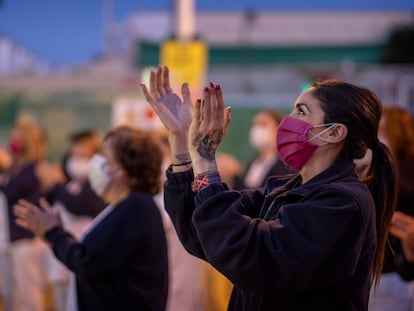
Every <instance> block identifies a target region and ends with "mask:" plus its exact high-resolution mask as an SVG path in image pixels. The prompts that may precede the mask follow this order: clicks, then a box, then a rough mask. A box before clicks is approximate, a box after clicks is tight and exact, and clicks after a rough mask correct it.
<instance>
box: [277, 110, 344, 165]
mask: <svg viewBox="0 0 414 311" xmlns="http://www.w3.org/2000/svg"><path fill="white" fill-rule="evenodd" d="M335 125H336V123H329V124H322V125H317V126H313V125H312V124H309V123H307V122H305V121H302V120H300V119H297V118H294V117H291V116H286V117H284V118H283V120H282V121H281V122H280V124H279V126H278V128H277V150H278V152H279V157H280V158H281V159H282V161H283V162H285V163H286V164H287V165H289V166H290V167H292V168H294V169H296V170H300V169H301V168H302V167H303V166H304V165H305V164H306V162H308V161H309V159H310V158H311V157H312V155H313V154H314V153H315V151H316V149H317V148H318V147H319V146H320V145H317V144H313V143H311V142H310V141H309V139H308V135H309V134H311V133H309V131H310V130H311V129H313V128H316V127H322V126H329V127H328V128H327V129H325V130H323V131H322V132H320V133H318V134H316V135H313V137H312V138H311V139H310V140H314V139H315V138H319V139H322V140H323V138H322V137H320V135H322V134H323V133H325V132H326V131H327V130H329V129H331V128H332V127H333V126H335Z"/></svg>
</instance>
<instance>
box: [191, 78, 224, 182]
mask: <svg viewBox="0 0 414 311" xmlns="http://www.w3.org/2000/svg"><path fill="white" fill-rule="evenodd" d="M192 115H193V119H192V122H191V126H190V131H189V151H190V155H191V159H192V161H193V169H194V174H195V175H197V174H202V173H205V172H210V171H217V164H216V159H215V155H216V150H217V148H218V146H219V144H220V142H221V141H222V140H223V138H224V136H225V134H226V132H227V128H228V125H229V123H230V107H227V108H225V107H224V99H223V92H222V89H221V87H220V86H219V85H216V86H215V85H214V84H213V83H210V86H209V87H206V88H205V89H204V91H203V99H202V100H201V99H199V100H197V101H196V103H195V104H194V107H193V111H192Z"/></svg>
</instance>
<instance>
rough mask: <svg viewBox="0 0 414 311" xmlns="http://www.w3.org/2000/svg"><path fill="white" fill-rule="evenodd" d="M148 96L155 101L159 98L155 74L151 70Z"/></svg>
mask: <svg viewBox="0 0 414 311" xmlns="http://www.w3.org/2000/svg"><path fill="white" fill-rule="evenodd" d="M150 94H151V95H152V97H154V98H155V100H158V99H159V98H160V97H161V96H160V93H159V92H158V85H157V74H156V72H155V71H153V70H151V72H150Z"/></svg>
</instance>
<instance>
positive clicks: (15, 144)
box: [9, 139, 24, 156]
mask: <svg viewBox="0 0 414 311" xmlns="http://www.w3.org/2000/svg"><path fill="white" fill-rule="evenodd" d="M9 150H10V152H11V153H12V154H14V155H16V156H19V155H22V154H23V153H24V146H23V145H22V144H21V143H20V142H19V141H17V140H16V139H10V141H9Z"/></svg>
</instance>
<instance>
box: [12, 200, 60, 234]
mask: <svg viewBox="0 0 414 311" xmlns="http://www.w3.org/2000/svg"><path fill="white" fill-rule="evenodd" d="M13 212H14V215H15V216H16V224H18V225H19V226H21V227H23V228H25V229H27V230H30V231H32V232H33V233H34V234H35V235H37V236H39V237H42V238H43V237H44V235H45V233H46V232H47V231H48V230H50V229H52V228H53V227H54V226H56V225H60V220H59V216H58V215H57V214H56V213H54V211H53V209H52V207H51V206H50V205H49V204H48V203H47V202H46V200H45V199H40V207H38V206H36V205H34V204H32V203H30V202H28V201H26V200H19V202H18V203H17V204H16V205H15V206H14V207H13Z"/></svg>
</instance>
